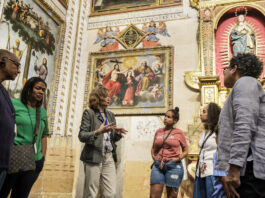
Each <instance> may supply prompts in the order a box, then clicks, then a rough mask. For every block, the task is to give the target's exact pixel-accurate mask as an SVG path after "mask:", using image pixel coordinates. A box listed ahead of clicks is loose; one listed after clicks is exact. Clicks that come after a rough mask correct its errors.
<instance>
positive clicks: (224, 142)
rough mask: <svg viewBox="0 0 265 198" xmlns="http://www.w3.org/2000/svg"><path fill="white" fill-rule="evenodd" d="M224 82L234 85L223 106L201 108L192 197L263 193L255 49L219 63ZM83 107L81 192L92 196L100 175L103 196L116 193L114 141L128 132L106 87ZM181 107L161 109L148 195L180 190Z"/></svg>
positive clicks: (263, 95) (263, 97)
mask: <svg viewBox="0 0 265 198" xmlns="http://www.w3.org/2000/svg"><path fill="white" fill-rule="evenodd" d="M223 70H224V71H223V72H224V83H225V86H226V87H227V88H232V90H231V92H230V95H229V97H228V98H227V101H226V102H225V104H224V106H223V108H222V110H221V108H220V107H219V106H218V105H217V104H215V103H210V104H208V105H207V106H205V107H204V109H203V111H202V112H201V121H202V122H203V123H204V128H205V130H204V131H203V132H202V134H201V138H200V140H199V142H198V145H199V148H200V153H199V155H198V161H197V165H196V177H195V182H194V192H193V198H264V197H265V190H264V186H265V166H264V165H265V155H264V154H265V153H264V151H265V146H264V142H265V129H264V126H265V116H264V115H265V92H264V89H263V87H262V86H261V84H260V83H259V81H258V80H257V78H258V77H259V76H260V74H261V73H262V70H263V63H262V62H261V61H260V60H259V59H258V58H257V56H255V55H254V54H250V53H246V54H238V55H237V56H234V57H233V58H232V59H231V61H230V65H229V67H226V68H224V69H223ZM89 104H90V109H88V110H85V112H84V114H83V118H82V123H81V127H80V132H79V139H80V141H81V142H83V143H85V146H84V148H83V151H82V154H81V160H82V161H83V163H84V167H85V168H84V169H85V176H86V177H85V184H84V189H85V190H84V196H83V197H84V198H85V197H96V195H97V193H98V189H99V185H100V181H101V190H102V195H103V197H115V189H116V186H115V185H116V179H115V174H116V173H115V165H114V163H115V161H116V160H117V155H116V145H115V142H116V141H118V140H120V138H121V137H122V136H123V135H125V134H126V133H127V131H126V130H125V129H123V128H117V127H116V122H115V117H114V115H113V114H112V113H111V112H110V111H109V110H107V107H108V105H109V104H110V97H109V90H108V89H106V88H105V87H103V86H99V87H97V88H95V89H94V90H93V91H92V93H91V94H90V98H89ZM178 120H179V108H178V107H176V108H175V109H170V110H168V111H167V112H165V117H164V127H163V128H160V129H158V130H157V131H156V133H155V136H154V141H153V146H152V148H151V156H152V158H153V160H154V163H153V164H152V166H151V177H150V197H151V198H159V197H161V196H162V193H163V188H164V186H166V191H167V197H169V198H174V197H177V195H178V189H179V187H180V184H181V181H182V178H183V172H184V169H183V165H182V162H181V160H182V159H184V158H185V157H186V156H187V154H188V145H187V142H186V138H185V135H184V133H183V132H182V131H181V130H180V129H177V128H175V127H174V125H175V124H176V123H177V122H178Z"/></svg>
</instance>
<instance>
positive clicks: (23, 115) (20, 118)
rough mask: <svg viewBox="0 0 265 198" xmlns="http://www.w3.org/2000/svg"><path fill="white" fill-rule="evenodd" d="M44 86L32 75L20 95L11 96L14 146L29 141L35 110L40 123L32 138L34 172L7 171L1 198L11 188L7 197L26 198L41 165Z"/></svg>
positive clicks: (44, 135) (44, 137) (45, 131)
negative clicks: (13, 111) (14, 135)
mask: <svg viewBox="0 0 265 198" xmlns="http://www.w3.org/2000/svg"><path fill="white" fill-rule="evenodd" d="M46 87H47V85H46V83H45V81H44V80H42V79H41V78H39V77H32V78H30V79H29V80H28V81H27V82H26V84H25V86H24V88H23V90H22V92H21V98H20V99H12V103H13V105H14V108H15V112H16V127H17V132H16V133H17V134H16V137H15V140H14V145H28V144H32V143H33V138H34V133H35V126H36V109H37V108H39V109H40V125H39V131H38V135H37V138H36V147H37V151H36V153H35V161H36V169H35V170H34V171H27V172H19V173H14V174H7V176H6V179H5V182H4V184H3V188H2V190H1V192H0V197H1V198H5V197H7V196H8V194H9V192H10V191H11V190H12V192H11V198H15V197H19V198H27V197H28V195H29V193H30V190H31V188H32V186H33V184H34V183H35V181H36V180H37V178H38V176H39V174H40V172H41V170H42V168H43V164H44V158H45V154H46V148H47V134H48V133H49V129H48V121H47V113H46V111H45V109H44V108H42V107H41V105H42V100H43V96H44V93H45V90H46Z"/></svg>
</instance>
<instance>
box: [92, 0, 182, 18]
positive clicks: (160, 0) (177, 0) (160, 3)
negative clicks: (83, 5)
mask: <svg viewBox="0 0 265 198" xmlns="http://www.w3.org/2000/svg"><path fill="white" fill-rule="evenodd" d="M182 1H183V0H172V2H170V3H167V2H165V0H155V3H149V4H144V3H143V4H140V5H135V4H133V3H132V4H130V5H128V6H127V7H124V5H118V6H116V7H114V8H111V9H110V8H109V9H105V10H102V11H96V10H95V3H94V2H95V0H90V5H91V6H90V13H91V14H90V16H100V15H107V14H117V13H124V12H132V11H139V10H146V9H154V8H161V7H168V6H178V5H182Z"/></svg>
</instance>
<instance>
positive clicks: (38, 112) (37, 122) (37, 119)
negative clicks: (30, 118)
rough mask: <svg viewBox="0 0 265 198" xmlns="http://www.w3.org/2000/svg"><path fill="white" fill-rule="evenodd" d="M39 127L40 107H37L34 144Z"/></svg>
mask: <svg viewBox="0 0 265 198" xmlns="http://www.w3.org/2000/svg"><path fill="white" fill-rule="evenodd" d="M39 128H40V108H39V107H38V108H37V109H36V127H35V133H34V139H33V144H35V142H36V139H37V136H38V132H39Z"/></svg>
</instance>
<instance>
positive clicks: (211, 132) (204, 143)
mask: <svg viewBox="0 0 265 198" xmlns="http://www.w3.org/2000/svg"><path fill="white" fill-rule="evenodd" d="M213 133H214V132H213V131H211V133H210V134H209V135H208V136H207V137H206V138H205V140H204V142H203V143H202V146H201V149H200V152H199V155H198V160H197V164H196V169H195V175H196V172H197V169H198V165H199V161H200V155H201V152H202V149H203V147H204V145H205V143H206V141H207V140H208V138H209V137H210V136H211V135H212V134H213Z"/></svg>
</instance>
